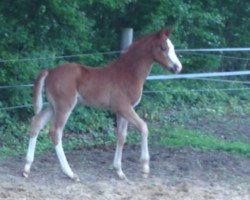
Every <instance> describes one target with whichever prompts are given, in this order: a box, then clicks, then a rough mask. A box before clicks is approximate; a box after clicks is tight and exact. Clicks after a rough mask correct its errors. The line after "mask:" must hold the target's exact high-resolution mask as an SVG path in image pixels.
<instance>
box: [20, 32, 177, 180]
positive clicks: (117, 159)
mask: <svg viewBox="0 0 250 200" xmlns="http://www.w3.org/2000/svg"><path fill="white" fill-rule="evenodd" d="M170 33H171V30H170V29H168V30H166V31H165V30H163V29H162V30H160V31H159V32H157V33H153V34H151V35H148V36H145V37H143V38H141V39H139V40H138V41H137V42H135V43H133V44H132V45H131V46H130V48H129V49H128V51H127V52H126V53H124V54H122V55H121V56H120V57H119V58H118V59H116V60H115V61H113V62H112V63H110V64H108V65H107V66H106V67H103V68H93V67H86V66H82V65H79V64H73V63H71V64H63V65H60V66H59V67H57V68H54V69H51V70H45V71H43V72H41V73H40V75H39V76H38V78H37V79H36V81H35V84H34V97H33V104H34V109H35V114H36V115H35V116H34V117H33V119H32V123H31V133H30V140H29V147H28V151H27V156H26V164H25V167H24V171H23V176H24V177H28V176H29V173H30V168H31V165H32V162H33V160H34V152H35V147H36V141H37V136H38V134H39V131H40V130H41V129H42V128H43V127H44V126H45V124H47V123H48V121H49V120H50V119H52V126H51V128H50V131H49V134H50V136H51V138H52V141H53V143H54V145H55V150H56V154H57V157H58V159H59V161H60V165H61V168H62V170H63V172H64V173H65V174H66V175H67V176H68V177H70V178H72V179H74V180H79V178H78V176H77V175H76V174H75V173H73V171H72V170H71V168H70V166H69V164H68V161H67V159H66V156H65V153H64V150H63V147H62V136H63V129H64V126H65V124H66V122H67V119H68V117H69V116H70V114H71V112H72V110H73V108H74V107H75V105H76V103H77V102H81V103H83V104H85V105H87V106H93V107H102V108H104V107H109V108H110V109H111V110H112V111H113V112H114V113H115V114H116V120H117V129H116V134H117V145H116V151H115V156H114V162H113V165H114V168H115V169H116V172H117V174H118V176H119V177H120V178H121V179H126V176H125V174H124V173H123V171H122V163H121V160H122V150H123V145H124V143H125V140H126V135H127V127H128V123H129V122H130V123H132V124H133V125H134V126H135V127H136V128H137V129H138V130H139V132H140V133H141V162H142V172H143V173H145V174H146V175H147V174H148V173H149V171H150V168H149V151H148V128H147V124H146V123H145V122H144V121H143V120H142V119H141V118H140V117H139V116H138V115H137V113H136V112H135V110H134V107H135V106H136V105H137V104H138V103H139V102H140V99H141V95H142V89H143V84H144V82H145V79H146V77H147V76H148V74H149V72H150V70H151V66H152V64H153V63H154V62H157V63H159V64H160V65H162V66H163V67H164V68H167V69H170V70H173V71H175V72H180V71H181V69H182V65H181V63H180V61H179V60H178V58H177V56H176V54H175V50H174V46H173V44H172V43H171V41H170V39H169V35H170ZM44 85H45V91H46V97H47V99H48V101H49V106H48V107H47V108H46V109H44V110H42V104H43V100H42V88H43V86H44Z"/></svg>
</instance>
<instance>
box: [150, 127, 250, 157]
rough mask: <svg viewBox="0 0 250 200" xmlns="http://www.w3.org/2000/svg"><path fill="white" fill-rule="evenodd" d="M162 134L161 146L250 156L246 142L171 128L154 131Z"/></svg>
mask: <svg viewBox="0 0 250 200" xmlns="http://www.w3.org/2000/svg"><path fill="white" fill-rule="evenodd" d="M153 131H155V132H158V134H160V139H159V141H158V142H157V144H159V145H166V146H177V147H193V148H199V149H205V150H210V149H211V150H223V151H229V152H235V153H240V154H244V155H247V156H250V144H248V143H245V142H244V141H240V140H239V141H227V140H224V139H222V138H219V137H216V136H214V135H212V134H210V133H202V132H201V131H195V130H188V129H185V128H182V127H180V128H173V129H170V128H169V127H165V128H161V129H154V130H153Z"/></svg>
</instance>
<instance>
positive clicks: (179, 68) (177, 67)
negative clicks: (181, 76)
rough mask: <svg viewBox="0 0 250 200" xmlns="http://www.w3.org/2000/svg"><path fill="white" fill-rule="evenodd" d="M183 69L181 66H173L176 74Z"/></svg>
mask: <svg viewBox="0 0 250 200" xmlns="http://www.w3.org/2000/svg"><path fill="white" fill-rule="evenodd" d="M181 68H182V66H181V65H177V64H174V66H173V70H174V71H175V72H176V73H178V72H180V71H181Z"/></svg>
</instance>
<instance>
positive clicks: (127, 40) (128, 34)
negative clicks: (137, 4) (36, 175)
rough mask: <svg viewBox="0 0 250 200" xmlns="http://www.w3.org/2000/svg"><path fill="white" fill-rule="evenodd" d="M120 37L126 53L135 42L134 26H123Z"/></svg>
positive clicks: (122, 48) (121, 46)
mask: <svg viewBox="0 0 250 200" xmlns="http://www.w3.org/2000/svg"><path fill="white" fill-rule="evenodd" d="M120 38H121V39H120V50H121V51H122V53H124V52H126V51H127V50H128V47H129V46H130V45H131V44H132V42H133V28H123V29H122V31H121V36H120Z"/></svg>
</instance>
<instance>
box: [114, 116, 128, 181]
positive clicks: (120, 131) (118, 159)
mask: <svg viewBox="0 0 250 200" xmlns="http://www.w3.org/2000/svg"><path fill="white" fill-rule="evenodd" d="M127 128H128V121H127V120H126V119H125V118H123V117H121V116H119V115H117V128H116V135H117V144H116V150H115V157H114V163H113V166H114V168H115V169H116V172H117V174H118V176H119V177H120V178H121V179H126V176H125V174H124V173H123V171H122V150H123V146H124V143H125V141H126V136H127Z"/></svg>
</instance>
